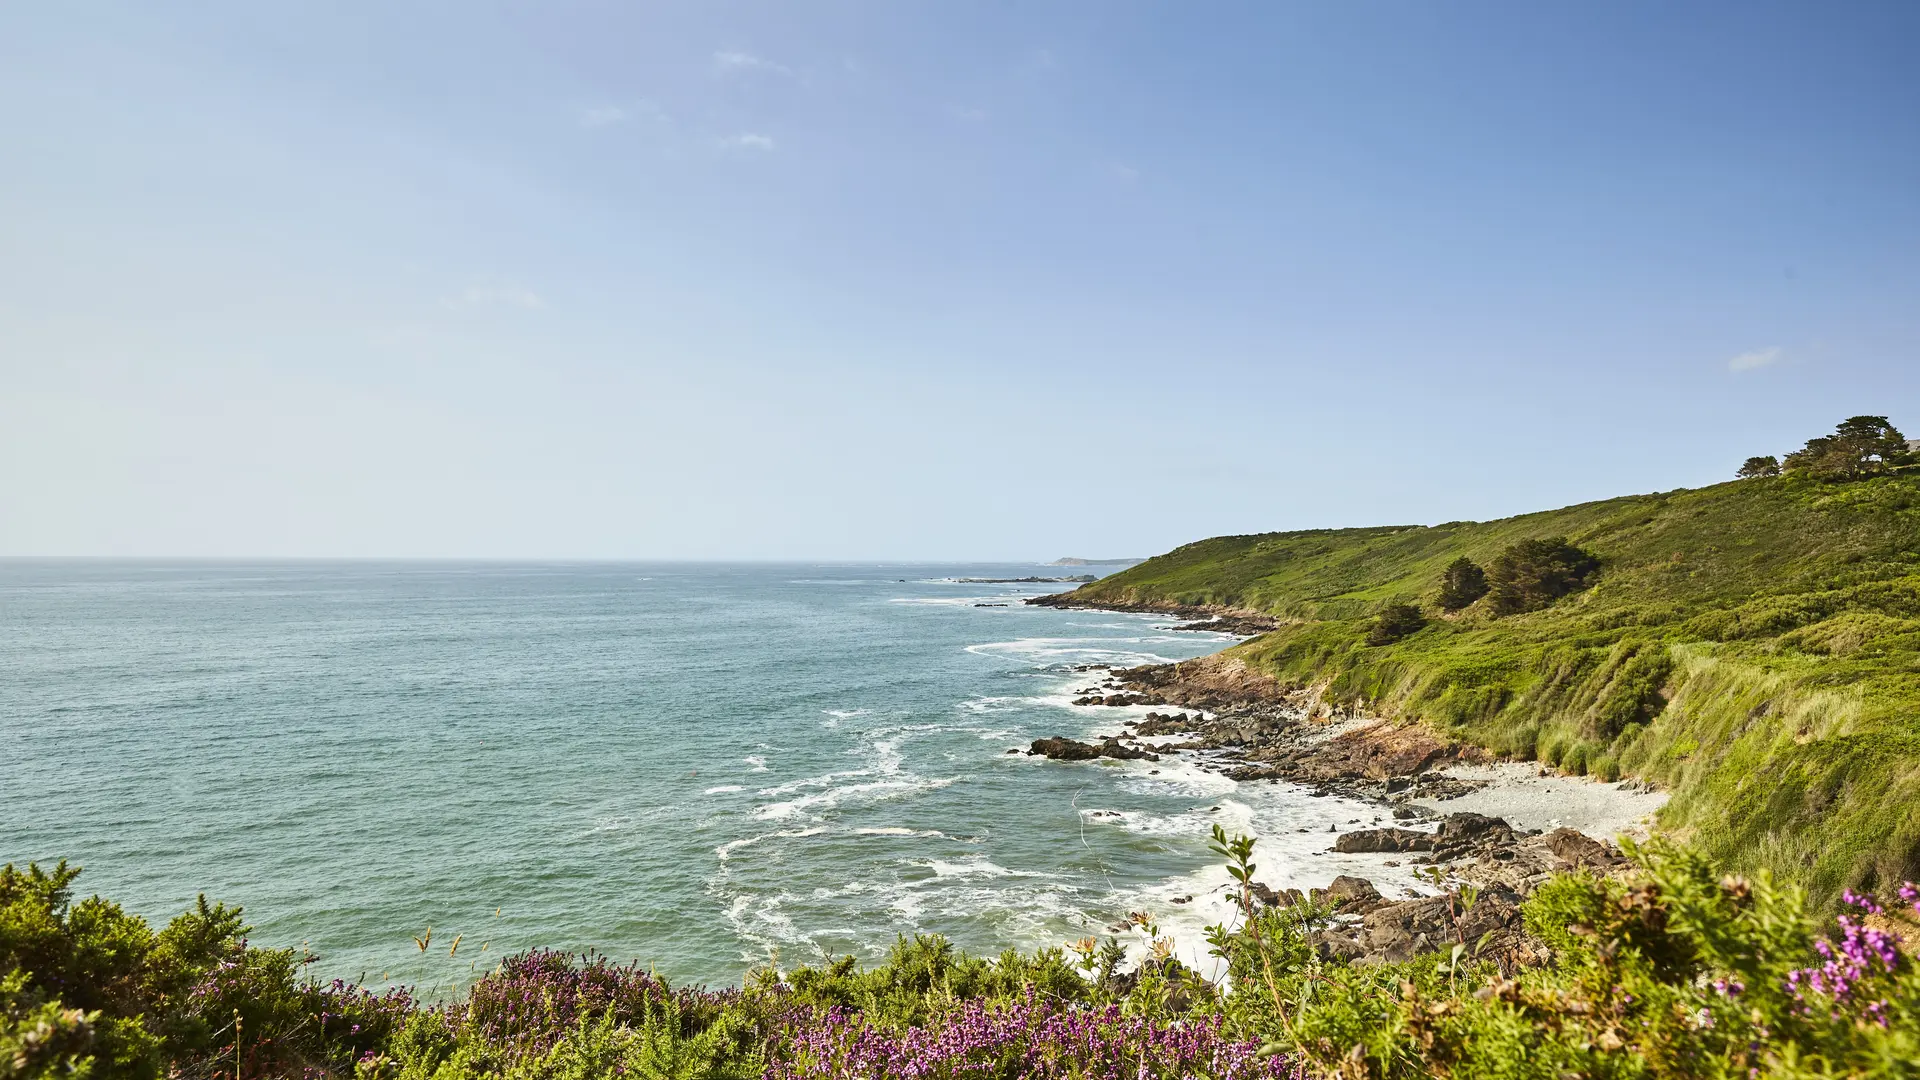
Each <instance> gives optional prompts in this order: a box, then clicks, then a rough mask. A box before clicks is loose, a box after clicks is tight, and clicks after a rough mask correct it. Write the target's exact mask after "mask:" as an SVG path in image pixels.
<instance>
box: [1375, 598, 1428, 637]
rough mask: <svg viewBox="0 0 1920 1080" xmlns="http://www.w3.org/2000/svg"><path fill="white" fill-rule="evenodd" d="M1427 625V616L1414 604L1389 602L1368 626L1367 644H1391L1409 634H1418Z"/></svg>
mask: <svg viewBox="0 0 1920 1080" xmlns="http://www.w3.org/2000/svg"><path fill="white" fill-rule="evenodd" d="M1425 625H1427V617H1426V616H1425V615H1422V614H1420V609H1419V608H1417V607H1414V606H1413V605H1412V604H1389V605H1388V606H1387V607H1385V608H1383V609H1382V610H1381V612H1380V614H1378V615H1376V616H1374V619H1373V625H1372V626H1371V627H1368V628H1367V644H1369V645H1391V644H1393V643H1394V642H1396V641H1399V640H1400V639H1401V638H1403V637H1406V636H1407V635H1408V634H1417V633H1419V632H1420V628H1421V627H1423V626H1425Z"/></svg>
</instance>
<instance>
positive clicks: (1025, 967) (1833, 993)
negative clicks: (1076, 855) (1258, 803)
mask: <svg viewBox="0 0 1920 1080" xmlns="http://www.w3.org/2000/svg"><path fill="white" fill-rule="evenodd" d="M1216 842H1217V844H1218V845H1219V850H1221V851H1222V852H1223V853H1224V854H1225V855H1226V856H1227V857H1228V859H1229V863H1230V865H1229V871H1230V873H1231V874H1232V876H1233V877H1234V878H1235V879H1236V881H1238V882H1240V883H1242V884H1241V886H1240V887H1239V892H1238V896H1237V898H1238V900H1239V902H1240V915H1239V917H1238V918H1237V919H1236V920H1235V921H1234V923H1233V924H1232V925H1226V926H1217V927H1214V928H1211V930H1210V940H1211V941H1212V942H1213V945H1214V949H1215V952H1216V955H1218V956H1220V957H1222V958H1223V959H1224V960H1225V961H1226V966H1227V970H1228V975H1229V978H1227V979H1226V980H1223V981H1221V982H1220V983H1217V984H1216V983H1210V982H1207V981H1205V980H1203V979H1201V978H1199V977H1198V976H1197V975H1196V974H1195V973H1194V972H1192V971H1190V970H1188V969H1186V968H1184V967H1182V966H1181V965H1180V964H1179V963H1178V962H1177V961H1175V960H1173V959H1172V958H1171V955H1170V950H1169V949H1168V948H1167V944H1168V943H1167V942H1166V941H1165V940H1164V939H1162V938H1161V937H1160V936H1159V931H1158V928H1157V927H1155V926H1153V924H1152V922H1151V921H1150V920H1148V919H1147V918H1146V917H1145V916H1138V915H1136V916H1134V918H1133V923H1134V925H1135V926H1136V927H1137V928H1138V929H1139V930H1140V931H1141V932H1142V933H1144V935H1145V937H1146V945H1147V952H1146V955H1145V958H1144V959H1143V960H1142V961H1141V962H1140V963H1138V964H1135V965H1132V969H1131V970H1122V968H1123V967H1126V966H1127V965H1125V963H1124V961H1123V957H1124V955H1125V953H1124V950H1122V949H1121V948H1120V946H1119V944H1118V943H1117V942H1114V941H1112V940H1109V941H1107V942H1106V943H1105V944H1101V943H1099V942H1096V941H1094V940H1092V939H1088V940H1084V941H1081V942H1078V943H1075V944H1074V945H1073V946H1072V947H1071V949H1070V950H1068V951H1063V950H1058V949H1055V950H1043V951H1042V952H1041V953H1038V954H1036V955H1033V956H1022V955H1020V954H1014V953H1009V954H1007V955H1005V956H1002V957H1001V958H999V959H998V960H993V961H989V960H984V959H980V958H976V957H970V956H966V955H964V954H961V953H958V952H956V951H955V950H954V949H953V948H952V946H951V945H950V944H948V943H947V942H946V941H944V940H942V939H939V938H931V937H920V938H914V939H912V940H903V941H901V942H900V944H899V945H898V946H897V947H896V948H895V949H894V951H893V953H892V954H891V955H890V956H889V958H888V959H887V961H886V962H885V963H882V964H880V965H878V966H876V967H873V968H870V969H861V968H860V967H858V966H857V965H856V964H854V963H853V962H852V961H851V960H844V959H843V960H835V961H830V962H828V963H826V964H823V965H821V966H819V967H808V968H800V969H796V970H793V971H788V972H779V971H776V970H774V969H772V968H771V967H768V968H762V969H758V970H756V971H754V972H751V973H750V974H749V977H748V979H747V981H746V986H745V987H744V988H742V989H738V990H721V991H707V990H699V989H688V988H675V987H671V986H669V985H668V984H667V983H666V982H665V981H664V980H661V979H659V978H657V977H656V976H654V975H653V974H651V973H649V972H647V971H644V970H642V969H641V968H639V967H638V966H637V965H618V964H614V963H611V962H610V961H608V960H606V959H605V958H602V957H591V956H572V955H567V954H562V953H555V952H547V951H535V952H531V953H525V954H522V955H519V956H515V957H512V958H509V959H508V960H506V961H504V962H502V963H501V965H500V966H499V967H498V968H497V969H496V970H494V971H493V972H491V973H489V974H487V975H486V976H484V977H483V978H481V979H480V980H479V981H478V982H477V983H475V984H474V985H473V986H472V987H471V988H469V989H468V991H467V992H466V993H465V994H464V995H463V996H461V997H459V998H458V999H457V1000H454V1001H450V1002H446V1003H442V1004H437V1005H427V1004H419V1003H415V1002H414V1001H412V1000H411V999H409V998H407V997H406V996H405V995H404V994H389V995H383V996H378V997H376V996H373V995H369V994H365V993H363V992H360V991H357V990H354V989H352V988H348V987H343V986H341V985H340V984H337V983H336V984H332V985H331V986H320V985H316V984H313V983H311V982H308V981H304V980H301V979H299V978H297V973H298V971H299V968H300V963H299V961H300V959H303V958H301V957H297V956H296V955H295V954H293V953H289V952H285V951H276V950H262V949H256V948H253V947H251V946H249V945H248V944H247V943H246V942H245V940H244V938H243V937H242V936H241V931H242V927H241V926H240V925H239V923H238V914H237V912H233V911H232V910H231V909H227V908H223V907H219V906H217V905H215V906H208V905H206V904H205V903H204V902H203V903H202V904H201V905H199V906H198V907H197V908H196V910H195V911H193V912H189V913H188V914H187V915H184V916H181V918H180V919H176V920H175V921H174V922H173V923H171V924H169V926H168V927H167V928H166V929H165V930H162V931H160V932H159V933H157V934H156V933H153V932H151V931H150V930H149V929H148V928H147V927H146V924H145V923H144V922H142V921H141V920H139V919H137V918H134V917H132V916H128V915H125V914H124V913H121V912H120V911H119V910H118V909H117V908H115V907H114V906H113V905H111V904H109V903H107V902H105V901H102V900H98V899H94V900H88V901H83V902H81V903H78V904H74V903H71V902H70V898H69V896H68V892H69V886H70V885H71V883H72V881H73V871H71V870H70V869H67V868H66V867H65V866H64V865H63V866H62V867H60V868H58V869H56V870H54V871H52V872H42V871H40V870H39V869H38V868H33V867H30V868H28V869H27V870H25V871H16V870H15V869H14V868H12V867H8V868H7V869H6V870H5V871H4V872H0V898H3V899H4V906H0V949H4V952H0V963H4V964H7V965H10V967H9V969H8V973H7V974H6V975H5V976H4V978H0V1076H4V1077H6V1078H8V1080H13V1078H16V1077H18V1078H22V1080H25V1078H33V1080H41V1078H45V1080H53V1078H56V1077H61V1078H76V1077H92V1078H116V1077H123V1076H141V1077H154V1076H159V1075H167V1076H177V1077H185V1078H196V1080H213V1078H214V1077H229V1076H235V1075H236V1073H237V1074H238V1076H239V1077H240V1078H241V1080H249V1078H260V1077H283V1076H301V1077H304V1078H309V1080H321V1078H325V1077H339V1078H342V1080H344V1078H346V1077H354V1078H355V1080H492V1078H500V1080H587V1078H598V1077H628V1076H632V1077H644V1078H650V1080H666V1078H688V1080H692V1078H712V1080H725V1078H742V1080H746V1078H761V1080H814V1078H819V1080H827V1078H841V1077H845V1078H854V1077H858V1078H862V1080H883V1078H893V1077H901V1078H904V1077H934V1078H947V1080H1013V1078H1016V1077H1060V1078H1080V1077H1086V1078H1095V1077H1099V1078H1112V1080H1119V1078H1122V1077H1124V1078H1126V1080H1173V1078H1176V1077H1178V1078H1187V1077H1207V1078H1212V1080H1279V1078H1282V1077H1301V1078H1304V1077H1310V1076H1311V1077H1328V1078H1332V1077H1339V1078H1341V1080H1359V1078H1371V1080H1401V1078H1406V1080H1412V1078H1416V1077H1431V1076H1443V1077H1463V1078H1464V1077H1508V1078H1515V1080H1532V1078H1539V1080H1563V1078H1565V1077H1569V1076H1580V1077H1586V1078H1593V1080H1603V1078H1606V1080H1611V1078H1621V1080H1625V1078H1667V1080H1681V1078H1687V1080H1691V1078H1725V1080H1735V1078H1738V1080H1760V1078H1764V1077H1780V1078H1811V1077H1853V1078H1861V1080H1865V1078H1868V1077H1876V1078H1877V1077H1920V971H1917V970H1916V967H1915V964H1914V961H1913V959H1912V958H1911V957H1910V956H1908V955H1907V954H1906V953H1905V952H1903V951H1902V949H1901V943H1900V941H1899V938H1898V937H1896V936H1895V935H1894V933H1893V932H1892V931H1891V929H1890V926H1891V925H1892V924H1893V922H1894V921H1895V920H1899V919H1907V916H1908V913H1909V912H1910V911H1916V910H1920V890H1916V889H1915V888H1914V887H1913V886H1912V885H1910V884H1909V885H1906V886H1902V887H1901V888H1899V889H1898V890H1896V891H1895V893H1894V895H1891V896H1888V897H1885V898H1884V902H1883V900H1880V899H1875V898H1873V897H1869V896H1864V895H1856V894H1853V893H1849V894H1847V896H1846V898H1845V907H1846V913H1845V914H1843V915H1841V916H1840V917H1839V918H1837V919H1836V920H1834V921H1833V923H1832V924H1831V928H1830V930H1829V931H1828V932H1827V933H1826V934H1825V935H1824V936H1823V935H1821V934H1820V932H1819V928H1818V926H1817V925H1816V923H1815V921H1814V920H1813V919H1812V918H1811V917H1810V916H1809V915H1808V914H1807V910H1806V906H1805V903H1804V899H1803V897H1802V895H1801V894H1800V893H1799V892H1798V891H1796V890H1792V889H1786V888H1780V887H1776V886H1774V885H1773V884H1772V883H1771V882H1770V881H1769V880H1768V879H1767V878H1766V877H1764V876H1762V877H1758V878H1755V879H1753V880H1746V879H1742V878H1737V877H1730V876H1726V877H1723V876H1721V875H1720V874H1719V873H1718V872H1717V871H1716V870H1715V869H1714V868H1713V867H1712V866H1711V865H1710V864H1709V863H1708V862H1707V861H1706V860H1705V859H1704V858H1703V857H1701V856H1699V855H1697V854H1695V853H1691V852H1689V851H1686V850H1682V849H1678V848H1674V847H1670V846H1664V845H1662V846H1653V847H1649V848H1647V849H1644V850H1632V851H1631V854H1632V855H1633V856H1634V859H1635V862H1636V867H1635V869H1634V871H1633V873H1632V874H1631V875H1630V876H1628V877H1626V878H1617V879H1609V878H1602V877H1597V876H1592V875H1589V874H1585V873H1581V874H1572V875H1565V876H1561V877H1558V878H1555V879H1554V880H1552V881H1551V882H1549V883H1548V884H1547V885H1545V886H1544V887H1542V888H1541V889H1540V890H1539V891H1538V892H1537V893H1536V894H1535V895H1534V896H1533V897H1532V898H1531V899H1530V900H1528V901H1527V902H1526V904H1525V905H1524V907H1523V912H1524V915H1525V918H1526V927H1527V930H1528V933H1529V935H1530V938H1531V940H1532V942H1533V945H1532V946H1529V948H1528V950H1527V951H1526V955H1528V956H1531V957H1532V960H1530V961H1528V962H1527V963H1526V964H1523V963H1522V962H1521V959H1517V958H1516V955H1517V954H1514V953H1512V952H1503V953H1501V954H1499V955H1498V956H1497V957H1494V956H1482V955H1480V952H1481V945H1482V943H1481V942H1479V941H1475V940H1473V939H1472V938H1471V937H1470V936H1469V935H1467V934H1466V933H1464V932H1462V933H1460V934H1459V935H1458V936H1457V939H1456V940H1453V941H1450V942H1442V943H1441V948H1442V951H1441V952H1438V953H1429V954H1427V955H1425V956H1420V957H1416V958H1414V959H1412V960H1410V961H1407V962H1406V963H1402V964H1376V965H1358V964H1348V963H1345V962H1342V961H1338V960H1333V959H1328V958H1326V957H1324V956H1323V955H1321V953H1319V952H1318V951H1317V950H1316V949H1315V948H1314V947H1313V945H1312V935H1313V934H1314V933H1315V931H1316V930H1317V929H1319V928H1320V927H1322V926H1324V925H1326V923H1327V921H1328V920H1329V919H1330V918H1331V917H1332V915H1331V912H1330V910H1328V909H1326V908H1324V907H1322V906H1319V905H1315V904H1301V905H1299V906H1297V907H1292V908H1262V907H1260V906H1258V905H1257V904H1256V903H1255V901H1254V898H1253V895H1252V893H1253V890H1252V889H1251V888H1250V887H1249V885H1248V883H1251V882H1252V881H1253V880H1254V871H1255V867H1254V865H1253V863H1252V854H1253V847H1254V845H1253V842H1252V841H1251V840H1249V839H1247V838H1244V837H1236V838H1231V839H1229V838H1227V837H1226V836H1224V834H1218V833H1217V834H1216ZM1448 899H1449V910H1450V911H1452V912H1454V915H1453V918H1454V921H1455V926H1456V928H1458V927H1464V926H1465V925H1468V920H1467V915H1468V913H1469V912H1470V911H1471V910H1472V909H1473V907H1474V905H1475V903H1476V902H1477V896H1476V894H1475V893H1474V892H1473V890H1471V889H1459V890H1455V891H1452V892H1450V893H1449V894H1448ZM1889 908H1891V909H1893V910H1889ZM1907 921H1908V922H1911V920H1910V919H1907ZM1522 959H1523V958H1522ZM245 973H251V974H245ZM234 1010H239V1012H240V1015H241V1024H240V1030H241V1032H242V1039H243V1041H242V1044H241V1046H240V1051H239V1054H238V1057H237V1059H236V1056H235V1053H234V1049H235V1048H234V1046H233V1043H232V1031H233V1024H232V1016H233V1011H234ZM254 1032H259V1033H261V1034H259V1035H258V1036H257V1037H256V1036H255V1035H254V1034H251V1033H254ZM256 1040H257V1041H256Z"/></svg>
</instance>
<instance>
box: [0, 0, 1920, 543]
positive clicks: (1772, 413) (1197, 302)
mask: <svg viewBox="0 0 1920 1080" xmlns="http://www.w3.org/2000/svg"><path fill="white" fill-rule="evenodd" d="M1916 41H1920V4H1916V3H1911V2H1905V0H1902V2H1894V3H1885V4H1864V3H1833V4H1825V3H1822V4H1816V3H1802V4H1794V5H1783V4H1771V3H1747V2H1742V3H1725V4H1708V3H1695V4H1685V5H1674V4H1666V3H1585V4H1560V3H1551V4H1541V3H1535V2H1516V3H1499V4H1496V3H1470V2H1464V3H1444V4H1436V3H1428V2H1417V3H1357V4H1356V3H1315V4H1282V3H1266V2H1262V3H1248V4H1238V5H1234V4H1188V3H1162V4H1155V5H1147V4H1133V3H1119V2H1110V0H1100V2H1089V3H1062V4H1049V3H1004V4H985V3H945V4H932V3H876V2H870V0H869V2H860V3H831V2H820V3H813V2H788V0H780V2H768V3H718V2H700V3H691V2H689V3H682V4H644V5H643V4H619V3H593V4H584V3H539V4H534V3H516V4H485V3H453V2H446V3H433V4H424V3H404V2H392V3H377V4H376V3H332V2H312V3H288V4H261V3H255V2H234V3H215V2H207V3H196V4H173V5H159V4H148V3H135V4H127V5H111V4H94V3H85V2H74V3H57V4H11V5H7V6H6V7H5V8H3V9H0V139H3V143H0V145H3V146H4V150H3V151H0V380H3V384H0V553H5V554H54V555H58V554H122V555H139V554H164V555H319V556H327V555H393V556H518V557H641V558H647V557H692V558H734V557H767V558H783V557H790V558H911V557H930V558H945V557H954V558H969V557H975V558H1036V559H1038V558H1051V557H1054V556H1057V555H1065V554H1080V555H1096V556H1097V555H1145V554H1150V553H1153V552H1157V551H1162V550H1165V549H1167V548H1169V547H1172V546H1174V545H1176V544H1179V543H1182V542H1185V541H1187V540H1191V539H1195V538H1198V537H1201V536H1205V535H1211V534H1218V533H1223V532H1251V531H1263V530H1269V529H1281V528H1298V527H1315V526H1332V525H1358V524H1377V523H1397V522H1437V521H1444V520H1450V519H1457V518H1482V517H1489V516H1497V515H1502V514H1508V513H1516V512H1522V511H1526V510H1533V509H1542V508H1546V507H1550V506H1557V505H1562V504H1565V503H1570V502H1575V501H1579V500H1585V499H1592V498H1599V497H1604V496H1609V495H1615V494H1621V493H1625V492H1634V491H1649V490H1663V489H1668V488H1674V487H1681V486H1698V485H1702V484H1707V483H1712V482H1715V481H1718V480H1720V479H1722V478H1725V477H1728V476H1730V475H1731V473H1732V470H1733V469H1734V467H1735V466H1737V465H1738V464H1739V462H1740V461H1741V460H1742V459H1743V458H1745V457H1746V456H1747V455H1749V454H1754V453H1767V452H1774V453H1779V452H1784V451H1786V450H1789V449H1791V448H1793V447H1794V446H1797V445H1798V444H1799V443H1800V442H1801V441H1803V440H1805V439H1806V438H1807V437H1809V436H1811V435H1815V434H1819V433H1821V432H1823V431H1825V430H1828V429H1830V428H1831V427H1832V425H1833V423H1834V422H1835V421H1837V420H1839V419H1841V418H1843V417H1845V416H1848V415H1852V414H1856V413H1884V414H1889V415H1891V416H1892V418H1893V420H1894V422H1895V423H1896V424H1901V425H1904V427H1905V428H1906V429H1908V430H1909V433H1910V434H1914V435H1920V66H1916V63H1915V54H1914V43H1915V42H1916Z"/></svg>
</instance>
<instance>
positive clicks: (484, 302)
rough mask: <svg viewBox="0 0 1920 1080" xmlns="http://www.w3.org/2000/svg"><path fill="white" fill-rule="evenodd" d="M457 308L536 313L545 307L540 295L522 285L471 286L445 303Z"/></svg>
mask: <svg viewBox="0 0 1920 1080" xmlns="http://www.w3.org/2000/svg"><path fill="white" fill-rule="evenodd" d="M447 306H449V307H457V308H481V307H503V308H516V309H518V310H520V311H538V310H540V309H541V308H544V307H546V306H547V302H546V301H545V300H543V299H541V298H540V294H539V293H536V292H534V291H533V290H532V289H529V288H527V287H525V286H524V285H472V286H469V287H468V288H467V290H466V291H465V292H462V293H460V294H459V295H458V296H454V297H452V298H450V299H449V300H448V301H447Z"/></svg>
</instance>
